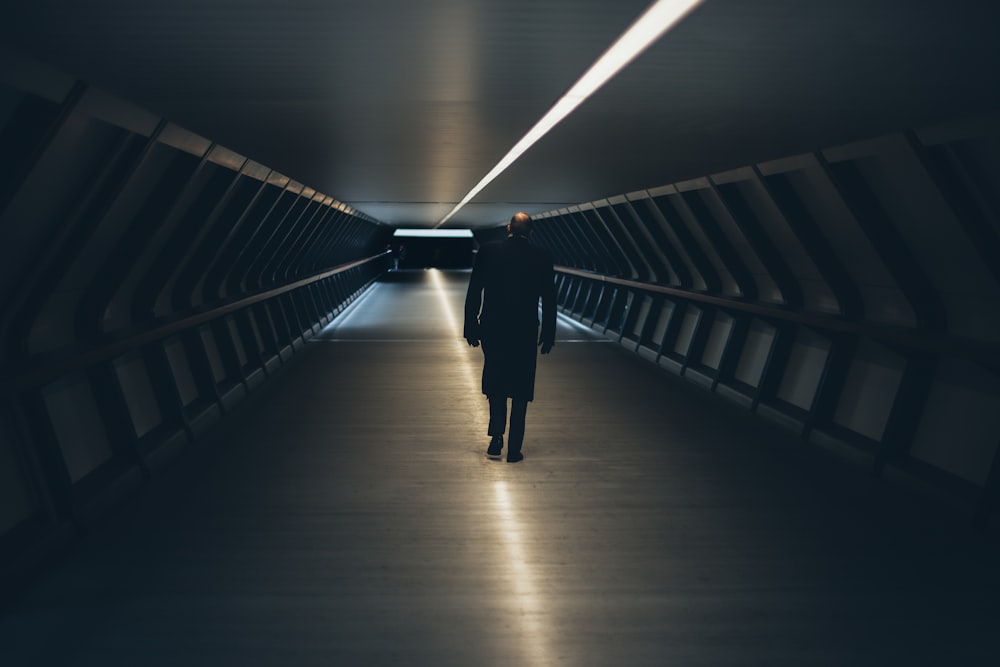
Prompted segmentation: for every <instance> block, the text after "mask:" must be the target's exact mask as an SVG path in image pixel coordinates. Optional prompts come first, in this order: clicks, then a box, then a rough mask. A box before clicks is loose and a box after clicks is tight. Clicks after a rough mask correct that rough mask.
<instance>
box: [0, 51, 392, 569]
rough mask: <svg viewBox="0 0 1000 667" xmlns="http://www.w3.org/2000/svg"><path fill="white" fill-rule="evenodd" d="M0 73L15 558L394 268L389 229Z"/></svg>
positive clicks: (221, 410) (128, 477)
mask: <svg viewBox="0 0 1000 667" xmlns="http://www.w3.org/2000/svg"><path fill="white" fill-rule="evenodd" d="M2 62H3V64H4V69H3V71H2V72H0V156H2V159H0V171H2V173H0V304H2V306H0V368H2V373H0V378H2V379H0V391H2V392H3V403H2V408H0V563H2V564H3V565H4V567H3V578H4V581H0V584H7V583H10V582H9V580H10V579H11V578H16V577H17V576H19V573H22V572H23V571H24V570H26V569H30V568H31V566H32V565H33V564H35V563H37V562H40V561H41V560H44V556H45V555H47V554H53V553H55V552H57V551H58V549H59V548H60V547H61V546H62V545H64V544H66V543H68V542H69V541H70V540H72V538H73V537H74V536H75V535H77V534H79V532H80V531H81V530H83V529H85V527H86V525H87V524H88V523H89V522H90V521H91V520H92V519H94V518H95V517H96V516H98V515H100V514H101V511H102V510H103V509H104V508H106V507H108V506H109V505H110V504H112V503H114V502H115V501H116V500H117V499H119V498H120V497H122V496H123V495H124V494H125V493H127V492H128V491H129V490H131V489H134V488H136V487H137V486H138V485H140V484H142V483H143V481H144V480H147V479H149V478H150V477H152V476H153V475H155V474H156V473H157V471H159V470H160V469H161V468H162V465H163V464H164V463H165V462H166V461H167V460H169V458H171V457H172V456H173V454H175V453H176V452H177V451H179V450H180V449H182V448H183V447H184V446H186V445H187V444H188V443H190V442H192V441H194V440H196V439H198V438H199V437H200V436H202V435H203V434H205V432H206V431H207V430H208V429H209V427H210V426H211V425H213V424H214V423H216V422H217V421H218V420H219V419H221V418H222V416H223V415H224V414H226V413H227V412H229V411H231V410H232V409H233V408H234V407H235V406H236V405H237V404H238V403H239V402H240V400H241V399H242V398H243V397H245V396H246V395H247V394H248V392H251V391H253V390H254V389H256V388H258V387H260V386H261V384H262V383H263V382H265V381H266V379H267V378H268V377H270V376H272V375H273V374H274V373H275V372H277V371H278V370H279V369H280V368H281V367H282V365H284V364H285V363H287V362H289V361H290V360H291V359H292V357H293V356H294V355H295V354H296V352H298V351H300V350H302V349H303V347H304V342H305V341H307V340H308V339H309V338H310V337H312V336H313V335H314V334H315V333H317V332H318V331H319V330H320V328H321V327H323V326H324V325H326V324H327V323H329V322H330V320H331V319H332V318H334V317H335V316H336V315H337V314H338V313H339V312H341V310H343V308H344V307H345V306H346V305H347V304H349V303H350V302H351V301H352V300H353V299H354V298H355V297H357V296H358V295H359V294H360V293H361V292H362V291H363V290H364V289H366V287H367V286H368V285H369V284H370V283H371V281H372V280H373V279H374V278H375V277H377V276H378V275H379V274H380V273H382V272H383V271H384V270H386V269H387V268H388V263H389V258H388V255H387V254H386V253H385V252H384V251H383V250H382V249H383V248H384V246H385V243H386V241H387V239H388V238H390V237H391V230H390V229H388V228H386V227H385V226H383V225H380V224H378V223H376V222H375V221H373V220H371V219H369V218H367V217H366V216H364V215H363V214H361V213H359V212H357V211H355V210H353V209H351V208H350V207H349V206H347V205H345V204H342V203H340V202H338V201H336V200H334V199H333V198H332V197H330V196H328V195H324V194H322V193H320V192H317V191H315V190H314V189H312V188H309V187H307V186H305V185H303V184H301V183H297V182H295V181H293V180H292V179H290V178H288V177H287V176H284V175H282V174H279V173H277V172H275V171H274V170H272V169H269V168H267V167H266V166H264V165H261V164H258V163H256V162H254V161H252V160H249V159H247V158H246V157H244V156H242V155H239V154H237V153H236V152H234V151H232V150H229V149H227V148H225V147H223V146H219V145H217V144H215V143H213V142H212V141H210V140H209V139H207V138H203V137H200V136H198V135H196V134H194V133H192V132H189V131H187V130H185V129H184V128H181V127H178V126H177V125H174V124H172V123H170V122H168V121H166V120H164V119H162V118H159V117H157V116H155V115H154V114H151V113H149V112H147V111H144V110H142V109H138V108H136V107H134V106H132V105H130V104H128V103H126V102H124V101H122V100H119V99H116V98H114V97H113V96H111V95H109V94H107V93H105V92H103V91H101V90H99V89H96V88H94V87H92V86H88V85H87V84H85V83H83V82H80V81H75V80H73V79H71V78H69V77H65V76H62V75H61V74H60V73H58V72H53V71H50V70H47V69H45V68H43V67H41V66H39V65H37V64H34V63H30V62H26V61H17V60H15V59H12V58H9V57H6V56H5V58H4V59H3V61H2Z"/></svg>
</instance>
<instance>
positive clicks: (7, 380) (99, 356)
mask: <svg viewBox="0 0 1000 667" xmlns="http://www.w3.org/2000/svg"><path fill="white" fill-rule="evenodd" d="M387 254H389V252H388V251H385V252H381V253H379V254H377V255H372V256H371V257H366V258H364V259H359V260H356V261H353V262H348V263H346V264H341V265H339V266H336V267H333V268H332V269H329V270H327V271H324V272H322V273H319V274H316V275H315V276H310V277H309V278H303V279H302V280H296V281H295V282H292V283H288V284H286V285H282V286H280V287H274V288H270V289H267V290H264V291H261V292H258V293H256V294H251V295H249V296H243V297H238V298H236V299H234V300H232V301H229V302H227V303H224V304H222V305H217V306H212V307H210V308H208V309H203V310H196V311H193V312H188V313H185V314H184V315H181V316H180V317H177V318H176V319H172V320H169V321H162V320H160V321H156V322H154V323H152V324H147V325H145V326H141V327H137V328H134V329H132V330H130V331H128V332H126V333H113V334H106V335H105V336H102V337H101V338H98V339H94V340H88V341H85V342H82V343H77V344H72V345H69V346H66V347H64V348H60V349H58V350H53V351H50V352H42V353H39V354H35V355H31V356H29V357H26V358H25V359H24V360H23V361H21V362H20V363H13V364H10V365H8V366H7V367H4V368H0V396H4V397H6V396H10V395H12V394H16V393H18V392H21V391H24V390H25V389H30V388H32V387H38V386H41V385H44V384H45V383H47V382H50V381H52V380H55V379H56V378H58V377H61V376H63V375H65V374H67V373H70V372H73V371H76V370H79V369H81V368H87V367H88V366H93V365H95V364H99V363H102V362H104V361H107V360H109V359H113V358H115V357H117V356H119V355H121V354H123V353H125V352H128V351H129V350H133V349H136V348H138V347H142V346H143V345H147V344H149V343H152V342H154V341H157V340H161V339H163V338H166V337H167V336H170V335H172V334H174V333H177V332H178V331H184V330H186V329H190V328H193V327H196V326H198V325H200V324H204V323H205V322H210V321H212V320H214V319H216V318H219V317H222V316H223V315H228V314H229V313H232V312H234V311H237V310H242V309H243V308H246V307H247V306H252V305H253V304H255V303H260V302H261V301H267V300H269V299H273V298H274V297H276V296H280V295H282V294H285V293H287V292H292V291H294V290H297V289H299V288H302V287H305V286H307V285H310V284H312V283H316V282H319V281H321V280H324V279H326V278H329V277H331V276H334V275H337V274H339V273H344V272H345V271H350V270H351V269H354V268H357V267H359V266H363V265H365V264H368V263H370V262H373V261H375V260H377V259H381V258H382V257H385V256H386V255H387Z"/></svg>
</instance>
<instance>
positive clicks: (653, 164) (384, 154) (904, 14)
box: [0, 0, 1000, 227]
mask: <svg viewBox="0 0 1000 667" xmlns="http://www.w3.org/2000/svg"><path fill="white" fill-rule="evenodd" d="M647 4H648V3H647V2H646V0H421V1H419V2H418V1H414V0H351V1H330V0H327V1H323V0H285V1H284V2H274V1H273V0H270V1H267V2H265V1H263V0H142V1H141V2H137V1H136V0H88V2H79V1H78V0H72V1H70V0H50V1H46V0H35V1H34V2H30V3H29V2H24V3H14V4H12V3H6V6H5V7H4V8H3V10H2V11H3V21H2V22H0V38H2V40H3V41H4V42H6V43H8V44H9V45H11V46H13V47H14V48H15V49H17V50H19V51H23V52H25V53H27V54H28V55H30V56H32V57H33V58H35V59H38V60H41V61H43V62H45V63H47V64H50V65H53V66H55V67H58V68H59V69H61V70H64V71H66V72H68V73H70V74H72V75H74V76H77V77H79V78H81V79H84V80H87V81H90V82H92V83H94V84H96V85H98V86H100V87H102V88H105V89H107V90H109V91H111V92H113V93H115V94H117V95H119V96H121V97H123V98H125V99H128V100H130V101H132V102H135V103H137V104H139V105H140V106H143V107H145V108H147V109H149V110H150V111H153V112H155V113H157V114H159V115H161V116H163V117H165V118H167V119H168V120H171V121H173V122H175V123H177V124H179V125H182V126H184V127H187V128H188V129H190V130H192V131H195V132H197V133H199V134H202V135H204V136H205V137H207V138H209V139H212V140H214V141H216V142H217V143H220V144H222V145H225V146H227V147H229V148H231V149H233V150H236V151H239V152H241V153H243V154H244V155H246V156H248V157H250V158H251V159H253V160H256V161H258V162H261V163H263V164H266V165H268V166H269V167H271V168H274V169H276V170H278V171H281V172H282V173H284V174H286V175H288V176H290V177H292V178H294V179H296V180H299V181H301V182H303V183H305V184H306V185H309V186H311V187H314V188H317V189H319V190H320V191H322V192H325V193H327V194H329V195H332V196H334V197H336V198H338V199H340V200H342V201H344V202H347V203H349V204H351V205H353V206H354V207H356V208H358V209H360V210H361V211H363V212H365V213H367V214H369V215H371V216H373V217H375V218H378V219H380V220H382V221H384V222H387V223H390V224H395V225H418V226H430V225H433V224H434V223H436V222H437V221H438V220H440V219H441V217H443V216H444V215H445V214H446V213H447V212H448V211H449V210H450V209H451V208H452V206H453V205H454V203H455V202H457V201H458V200H459V199H461V198H462V196H463V195H464V194H465V193H466V192H467V191H468V190H469V189H470V188H471V187H472V186H473V185H475V184H476V183H477V182H478V181H479V179H480V178H481V177H482V176H483V175H485V173H486V172H487V171H489V170H490V169H491V168H492V167H493V165H494V164H495V163H496V162H497V161H498V160H499V159H500V157H502V156H503V155H504V154H505V153H506V152H507V150H508V149H509V148H510V147H511V146H512V145H513V144H514V143H515V142H516V141H517V140H518V139H519V138H520V137H521V136H522V135H523V134H524V133H525V132H526V131H527V130H528V129H529V128H530V127H531V126H532V125H533V124H534V122H535V121H536V120H538V119H539V118H540V117H541V116H542V115H543V114H544V113H545V112H546V111H547V110H548V108H549V107H550V106H551V105H552V104H553V103H554V102H555V101H556V100H557V99H558V98H559V97H560V96H561V95H562V94H563V93H564V92H565V91H566V90H567V89H568V88H569V87H570V86H571V85H572V84H573V83H574V82H575V80H576V79H577V78H578V77H579V76H580V75H581V74H582V73H583V72H584V71H585V70H586V69H587V67H589V66H590V64H591V63H592V62H593V61H594V60H595V59H596V58H597V57H598V56H599V55H600V54H601V53H602V52H603V51H604V49H605V48H606V47H607V46H608V45H609V44H610V43H611V42H612V41H613V40H614V38H615V37H616V36H617V35H619V34H620V33H621V32H622V31H623V30H624V29H625V28H626V27H627V26H628V25H629V23H630V22H631V21H632V20H633V19H634V18H635V17H636V16H638V15H639V14H640V13H641V12H642V10H643V9H644V8H645V6H646V5H647ZM998 5H1000V3H995V2H982V1H981V0H976V1H970V0H959V1H949V2H944V1H941V2H928V1H925V0H911V1H909V2H899V0H837V1H836V2H831V1H830V0H823V1H814V0H707V2H706V3H705V4H703V5H702V6H701V7H700V8H699V9H697V10H696V11H695V12H694V13H693V14H692V15H690V16H689V17H688V18H687V19H686V20H684V21H683V23H681V24H680V25H679V26H677V27H676V28H675V29H674V30H673V31H672V32H670V33H668V34H667V35H666V37H664V38H663V39H662V40H661V41H660V42H659V43H657V44H656V45H654V47H653V48H651V49H650V50H649V51H647V52H646V53H645V54H644V55H642V56H641V57H640V58H639V59H638V60H636V61H635V62H634V63H633V64H632V65H631V66H630V67H629V68H628V69H627V70H626V71H625V72H624V73H622V74H621V75H619V76H618V78H616V79H615V80H613V81H612V82H611V83H610V84H608V85H607V86H606V87H605V88H604V89H603V90H601V91H600V92H599V93H598V94H597V95H596V96H595V97H593V98H591V99H590V100H589V101H588V102H587V103H585V104H584V106H583V107H581V108H580V109H578V110H577V112H576V113H575V114H574V115H572V116H571V117H570V118H569V119H567V120H566V121H564V123H563V124H562V125H561V126H559V127H557V128H556V129H555V130H554V131H553V132H552V133H551V134H549V135H548V136H547V137H546V138H545V139H543V140H542V141H541V142H540V143H539V144H537V145H536V146H535V147H534V148H533V149H531V150H530V151H529V152H528V153H527V154H526V155H525V156H524V157H522V158H521V160H520V161H519V162H518V163H517V164H515V165H514V167H512V168H511V169H510V170H508V171H507V172H506V173H505V174H503V175H502V176H501V177H500V178H499V179H498V180H497V181H495V182H494V183H493V184H492V185H491V186H489V187H488V188H487V189H486V190H484V191H483V192H482V193H481V194H480V195H479V197H478V198H477V199H476V200H475V201H474V202H473V203H472V204H470V205H468V206H467V207H466V208H465V209H463V210H462V211H461V212H460V213H459V214H458V215H457V216H456V217H455V218H454V219H453V221H452V223H450V226H472V227H480V226H493V225H496V224H498V223H499V222H501V221H503V220H504V219H506V218H507V217H509V215H510V213H511V212H512V211H513V210H516V209H524V210H528V211H532V212H535V211H545V210H551V209H554V208H559V207H561V206H564V205H567V204H575V203H580V202H587V201H593V200H596V199H600V198H602V197H605V196H610V195H614V194H620V193H625V192H632V191H635V190H640V189H644V188H647V187H653V186H657V185H662V184H666V183H672V182H676V181H680V180H684V179H686V178H692V177H697V176H702V175H705V174H708V173H712V172H715V171H721V170H725V169H728V168H732V167H737V166H741V165H744V164H747V163H749V162H752V161H762V160H766V159H768V158H773V157H779V156H782V155H788V154H790V153H795V152H802V151H808V150H814V149H817V148H820V147H824V146H829V145H832V144H836V143H840V142H846V141H850V140H853V139H861V138H866V137H869V136H873V135H875V134H878V133H882V132H886V131H893V130H899V129H903V128H908V127H915V126H919V125H921V124H927V123H931V122H935V121H938V120H943V119H949V118H954V117H960V116H973V115H978V114H982V113H995V112H996V111H997V110H998V109H1000V86H998V84H997V82H998V81H1000V39H998V37H1000V34H998V33H1000V28H998V26H1000V9H998Z"/></svg>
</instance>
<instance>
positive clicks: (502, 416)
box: [486, 396, 528, 455]
mask: <svg viewBox="0 0 1000 667" xmlns="http://www.w3.org/2000/svg"><path fill="white" fill-rule="evenodd" d="M487 398H489V401H490V426H489V429H487V432H486V433H487V435H503V432H504V427H505V426H506V425H507V397H506V396H488V397H487ZM527 412H528V401H523V400H518V399H516V398H512V399H511V401H510V433H509V434H508V436H507V454H508V455H510V454H511V453H516V452H520V451H521V443H523V442H524V417H525V415H526V414H527Z"/></svg>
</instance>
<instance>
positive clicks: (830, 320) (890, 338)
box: [555, 266, 1000, 368]
mask: <svg viewBox="0 0 1000 667" xmlns="http://www.w3.org/2000/svg"><path fill="white" fill-rule="evenodd" d="M555 269H556V271H557V272H559V273H563V274H567V275H571V276H577V277H580V278H585V279H587V280H595V281H598V282H603V283H608V284H611V285H618V286H621V287H627V288H629V289H633V290H637V291H640V292H646V293H650V294H663V295H667V296H673V297H677V298H678V299H681V300H684V301H693V302H696V303H703V304H706V305H709V306H714V307H717V308H722V309H725V310H730V311H738V312H744V313H750V314H752V315H757V316H759V317H762V318H765V319H768V320H772V321H781V322H789V323H794V324H803V325H805V326H808V327H812V328H814V329H817V330H820V331H825V332H830V333H838V334H848V335H853V336H860V337H865V338H870V339H872V340H877V341H881V342H884V343H891V344H893V345H899V346H902V347H905V348H908V349H910V350H913V351H919V352H931V353H937V354H942V355H948V356H954V357H959V358H964V359H969V360H971V361H975V362H976V363H985V364H986V365H989V366H991V367H993V368H1000V345H998V344H996V343H991V342H989V341H982V340H977V339H973V338H966V337H962V336H954V335H949V334H943V333H937V332H932V331H926V330H922V329H915V328H908V327H900V326H892V325H888V324H880V323H878V322H872V321H870V320H851V319H845V318H842V317H837V316H835V315H823V314H820V313H809V312H804V311H800V310H792V309H787V308H782V307H781V306H778V305H769V304H762V303H759V302H756V303H755V302H749V301H741V300H739V299H734V298H730V297H720V296H713V295H711V294H702V293H699V292H692V291H690V290H685V289H679V288H676V287H668V286H666V285H656V284H653V283H646V282H641V281H637V280H629V279H626V278H615V277H613V276H606V275H603V274H600V273H593V272H591V271H583V270H580V269H574V268H571V267H568V266H557V267H555Z"/></svg>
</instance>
